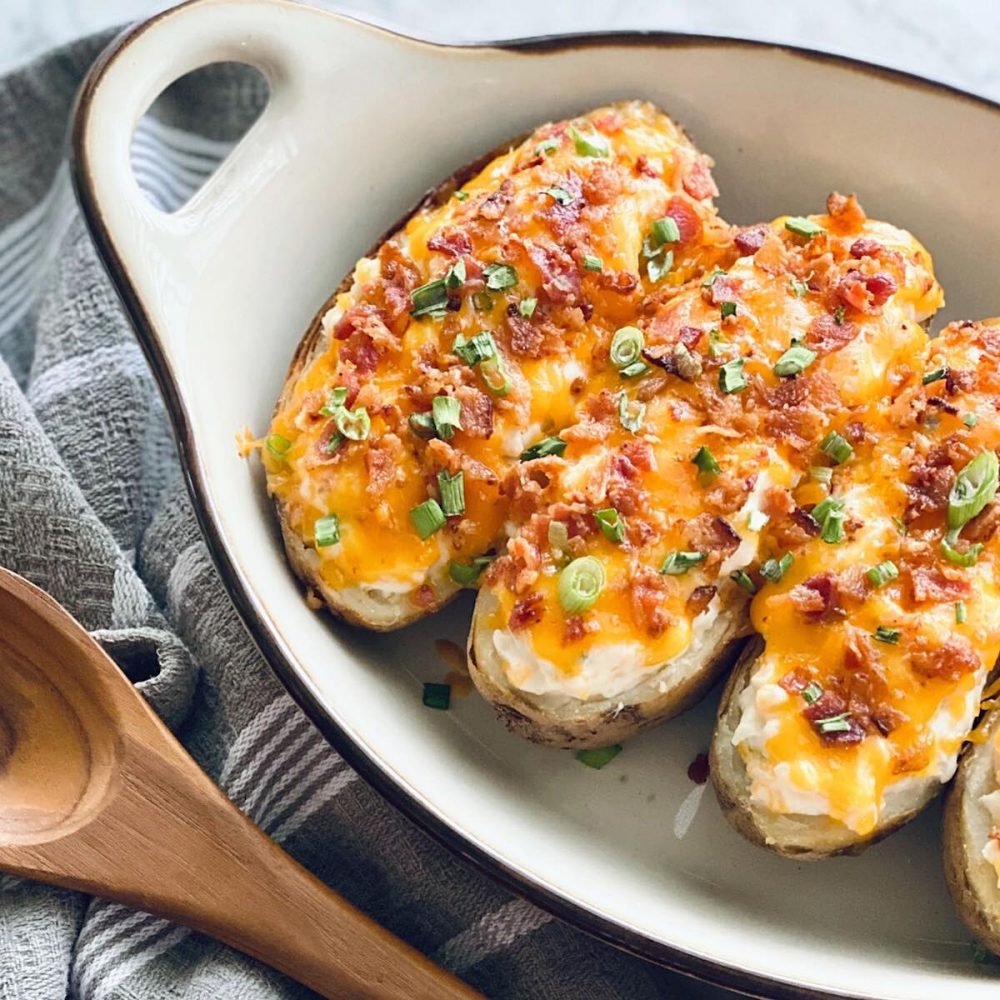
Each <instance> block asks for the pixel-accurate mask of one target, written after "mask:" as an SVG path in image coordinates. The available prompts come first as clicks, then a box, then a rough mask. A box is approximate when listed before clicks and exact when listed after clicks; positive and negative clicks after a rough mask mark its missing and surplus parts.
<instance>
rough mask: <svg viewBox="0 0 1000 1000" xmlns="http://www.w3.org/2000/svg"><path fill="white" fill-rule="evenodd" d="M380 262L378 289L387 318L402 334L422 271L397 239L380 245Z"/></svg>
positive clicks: (390, 325)
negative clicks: (411, 295) (411, 294)
mask: <svg viewBox="0 0 1000 1000" xmlns="http://www.w3.org/2000/svg"><path fill="white" fill-rule="evenodd" d="M378 261H379V269H380V272H381V281H380V282H379V283H378V285H377V286H376V292H378V293H380V294H381V298H382V305H383V310H384V313H385V321H386V323H387V324H388V325H389V327H390V328H391V329H392V330H393V332H394V333H396V334H401V333H402V331H403V327H404V326H405V323H406V317H407V316H408V314H409V312H410V305H411V303H410V292H412V291H413V289H414V288H416V287H417V285H419V284H420V270H419V269H418V268H417V265H416V264H414V263H413V261H412V260H410V258H409V257H408V256H407V255H406V254H405V253H404V252H403V250H402V248H401V247H400V246H399V244H398V243H397V242H396V241H395V240H394V239H391V240H388V241H387V242H385V243H383V244H382V246H381V247H380V248H379V252H378Z"/></svg>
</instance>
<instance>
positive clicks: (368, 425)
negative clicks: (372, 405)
mask: <svg viewBox="0 0 1000 1000" xmlns="http://www.w3.org/2000/svg"><path fill="white" fill-rule="evenodd" d="M333 422H334V423H335V424H336V425H337V430H338V431H339V432H340V433H341V434H343V436H344V437H345V438H347V439H348V440H349V441H364V440H365V439H366V438H367V437H368V435H369V433H370V432H371V429H372V421H371V417H369V416H368V411H367V410H366V409H365V408H364V407H363V406H359V407H358V408H357V409H356V410H348V409H347V407H346V406H341V407H340V408H339V409H338V410H337V412H336V413H335V414H334V417H333Z"/></svg>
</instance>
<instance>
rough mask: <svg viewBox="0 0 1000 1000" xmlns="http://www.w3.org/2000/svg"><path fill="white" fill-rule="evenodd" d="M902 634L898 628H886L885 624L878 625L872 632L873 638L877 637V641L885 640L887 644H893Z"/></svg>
mask: <svg viewBox="0 0 1000 1000" xmlns="http://www.w3.org/2000/svg"><path fill="white" fill-rule="evenodd" d="M902 635H903V633H902V632H901V631H900V630H899V629H898V628H887V627H886V626H885V625H879V627H878V628H877V629H875V632H874V633H873V638H875V639H878V641H879V642H887V643H889V645H891V646H895V645H896V643H897V642H899V640H900V638H901V637H902Z"/></svg>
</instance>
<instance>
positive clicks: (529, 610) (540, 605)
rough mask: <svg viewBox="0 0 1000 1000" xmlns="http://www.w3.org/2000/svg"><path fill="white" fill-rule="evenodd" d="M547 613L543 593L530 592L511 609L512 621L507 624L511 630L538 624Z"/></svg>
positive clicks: (515, 630)
mask: <svg viewBox="0 0 1000 1000" xmlns="http://www.w3.org/2000/svg"><path fill="white" fill-rule="evenodd" d="M544 614H545V603H544V600H543V598H542V595H541V594H538V593H533V594H528V596H527V597H524V598H522V599H521V600H520V601H518V602H517V603H516V604H515V605H514V607H513V608H511V611H510V621H508V623H507V626H508V628H510V630H511V632H517V631H519V630H520V629H523V628H527V627H528V626H529V625H537V624H538V623H539V622H540V621H541V620H542V616H543V615H544Z"/></svg>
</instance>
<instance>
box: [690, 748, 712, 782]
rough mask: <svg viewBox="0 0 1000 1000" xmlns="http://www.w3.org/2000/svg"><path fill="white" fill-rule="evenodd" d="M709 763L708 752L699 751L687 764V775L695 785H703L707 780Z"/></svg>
mask: <svg viewBox="0 0 1000 1000" xmlns="http://www.w3.org/2000/svg"><path fill="white" fill-rule="evenodd" d="M708 774H709V765H708V754H707V753H700V754H698V756H697V757H695V759H694V760H693V761H691V763H690V764H688V770H687V776H688V778H690V779H691V781H693V782H694V783H695V784H696V785H704V784H705V782H706V781H708Z"/></svg>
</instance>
